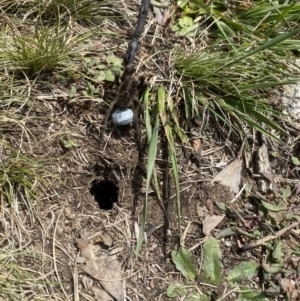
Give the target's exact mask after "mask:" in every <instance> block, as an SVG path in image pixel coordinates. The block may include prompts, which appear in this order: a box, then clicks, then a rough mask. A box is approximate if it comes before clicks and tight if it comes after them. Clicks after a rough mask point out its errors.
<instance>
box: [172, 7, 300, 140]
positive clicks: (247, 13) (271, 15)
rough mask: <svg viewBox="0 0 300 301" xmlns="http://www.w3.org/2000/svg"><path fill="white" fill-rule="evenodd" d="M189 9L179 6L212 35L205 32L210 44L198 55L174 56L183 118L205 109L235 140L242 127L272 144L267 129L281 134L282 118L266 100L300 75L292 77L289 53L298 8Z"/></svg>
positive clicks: (193, 50)
mask: <svg viewBox="0 0 300 301" xmlns="http://www.w3.org/2000/svg"><path fill="white" fill-rule="evenodd" d="M191 3H192V4H191V5H192V6H191V7H193V10H191V9H187V6H185V5H186V4H185V5H183V6H182V9H183V10H184V11H185V12H186V14H187V15H188V16H192V17H193V18H195V19H196V18H197V17H198V19H200V18H199V16H201V14H204V15H206V16H207V18H208V19H206V20H211V21H212V23H211V25H210V26H212V27H214V28H217V30H212V31H211V30H209V29H208V30H207V31H204V32H205V34H207V36H208V37H209V38H210V43H208V44H207V45H205V46H204V47H202V48H201V49H199V48H198V47H197V48H196V47H194V48H191V49H190V51H186V50H185V51H182V50H179V51H177V52H176V53H175V66H176V68H177V70H178V71H179V73H180V75H181V76H182V78H181V80H182V86H183V87H185V89H184V90H183V94H184V99H185V100H186V101H185V107H186V109H185V113H186V118H187V119H189V118H191V117H193V116H198V117H199V118H200V119H201V118H202V117H201V115H202V113H201V112H200V111H201V110H200V111H199V109H200V108H206V109H207V111H208V112H210V113H212V115H213V116H214V117H215V118H217V119H219V120H220V121H221V122H222V123H225V124H226V125H227V126H228V127H229V128H230V130H231V131H233V132H234V133H235V134H237V135H238V136H239V137H241V136H245V125H247V126H248V128H249V127H250V128H255V129H256V130H258V131H261V132H263V133H265V134H267V135H271V136H272V137H273V138H276V137H275V135H272V134H270V130H269V129H273V130H274V131H275V132H281V134H286V132H285V131H284V130H283V129H282V128H281V127H280V126H279V124H278V123H277V121H278V118H279V119H280V116H282V113H281V112H280V111H277V110H275V109H274V108H273V106H272V104H271V103H270V101H269V99H270V94H271V93H272V89H274V88H275V87H279V86H282V85H286V84H293V83H296V82H297V81H299V73H298V74H295V72H294V70H293V72H292V71H291V64H292V60H293V52H292V51H298V50H299V49H300V43H299V41H297V36H298V35H299V33H300V30H299V28H297V26H296V25H297V24H298V23H297V22H298V21H299V17H298V16H299V15H298V11H299V9H300V6H299V4H295V3H291V4H284V5H283V4H282V5H281V4H278V3H272V4H270V3H269V2H268V3H266V1H257V2H256V3H255V6H254V7H253V8H250V7H247V9H245V10H243V9H238V8H237V7H235V6H226V5H224V3H223V4H222V3H221V2H220V1H216V2H214V3H213V4H212V3H211V6H207V5H205V4H204V3H202V1H191ZM225 12H226V13H225ZM228 15H230V18H229V17H228ZM210 26H209V27H210ZM192 28H194V27H191V29H192ZM293 28H296V29H293ZM198 33H199V31H195V36H194V38H195V41H198V39H199V38H198V37H197V35H198ZM203 34H204V33H203ZM190 35H191V32H189V36H190ZM276 120H277V121H276ZM265 125H266V126H267V128H265Z"/></svg>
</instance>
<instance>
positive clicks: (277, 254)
mask: <svg viewBox="0 0 300 301" xmlns="http://www.w3.org/2000/svg"><path fill="white" fill-rule="evenodd" d="M282 247H283V244H282V243H281V242H278V243H277V245H276V247H275V249H274V250H273V252H272V257H273V258H274V259H275V261H276V262H280V261H281V259H282V257H283V255H284V253H283V252H282Z"/></svg>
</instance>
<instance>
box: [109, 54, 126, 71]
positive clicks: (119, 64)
mask: <svg viewBox="0 0 300 301" xmlns="http://www.w3.org/2000/svg"><path fill="white" fill-rule="evenodd" d="M106 62H107V63H108V64H112V65H113V66H114V67H120V68H121V67H122V63H123V62H122V59H120V58H119V57H117V56H115V55H113V54H112V55H108V56H107V58H106Z"/></svg>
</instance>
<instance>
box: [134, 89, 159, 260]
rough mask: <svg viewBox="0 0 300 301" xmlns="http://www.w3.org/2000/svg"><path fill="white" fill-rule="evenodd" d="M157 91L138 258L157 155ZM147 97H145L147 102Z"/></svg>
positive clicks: (138, 243) (137, 250)
mask: <svg viewBox="0 0 300 301" xmlns="http://www.w3.org/2000/svg"><path fill="white" fill-rule="evenodd" d="M159 95H160V94H159V91H158V97H157V98H158V102H157V104H156V107H155V109H154V112H153V115H154V118H155V120H154V126H153V129H152V133H151V138H150V144H149V148H148V160H147V179H146V197H145V201H144V206H143V213H142V218H141V225H140V232H139V237H138V240H137V245H136V256H137V257H138V256H139V254H140V252H141V247H142V242H143V236H144V230H145V223H146V218H147V209H148V191H149V187H150V183H151V178H152V174H153V170H154V166H155V159H156V154H157V143H158V127H159V113H158V110H159ZM147 99H148V97H146V101H147Z"/></svg>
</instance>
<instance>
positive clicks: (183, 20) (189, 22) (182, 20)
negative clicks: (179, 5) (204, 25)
mask: <svg viewBox="0 0 300 301" xmlns="http://www.w3.org/2000/svg"><path fill="white" fill-rule="evenodd" d="M193 23H194V21H193V19H192V18H191V17H187V16H184V17H182V18H180V19H179V21H178V24H179V26H181V27H187V26H191V25H193Z"/></svg>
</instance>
